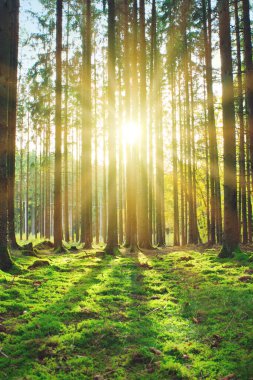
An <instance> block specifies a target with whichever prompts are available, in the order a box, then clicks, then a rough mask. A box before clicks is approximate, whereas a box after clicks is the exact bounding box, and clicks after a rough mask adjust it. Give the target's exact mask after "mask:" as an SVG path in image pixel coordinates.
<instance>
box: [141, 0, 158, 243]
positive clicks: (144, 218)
mask: <svg viewBox="0 0 253 380" xmlns="http://www.w3.org/2000/svg"><path fill="white" fill-rule="evenodd" d="M152 9H153V11H152V13H153V14H154V13H155V12H156V10H155V0H153V2H152ZM145 34H146V30H145V1H144V0H140V65H139V68H140V125H141V151H140V181H139V184H140V191H139V194H140V200H139V208H138V214H139V218H138V235H139V236H138V240H139V245H140V247H142V248H147V249H150V248H151V247H152V245H151V241H152V236H151V235H150V226H149V220H148V191H147V189H148V173H147V167H148V166H147V162H148V161H147V150H148V146H147V90H146V87H147V78H146V70H147V69H146V35H145Z"/></svg>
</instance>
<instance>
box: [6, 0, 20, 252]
mask: <svg viewBox="0 0 253 380" xmlns="http://www.w3.org/2000/svg"><path fill="white" fill-rule="evenodd" d="M12 7H13V8H12V18H11V21H12V25H11V52H10V84H9V108H8V238H9V244H10V247H11V248H13V249H17V248H18V247H19V246H18V244H17V241H16V236H15V218H14V217H15V212H14V211H15V149H16V122H17V67H18V39H19V0H13V2H12Z"/></svg>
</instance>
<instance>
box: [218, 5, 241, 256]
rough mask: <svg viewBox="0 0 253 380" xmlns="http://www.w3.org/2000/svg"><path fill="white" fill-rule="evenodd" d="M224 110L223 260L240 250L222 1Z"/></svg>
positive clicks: (230, 75) (228, 51)
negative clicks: (238, 248) (237, 249)
mask: <svg viewBox="0 0 253 380" xmlns="http://www.w3.org/2000/svg"><path fill="white" fill-rule="evenodd" d="M218 13H219V34H220V55H221V81H222V111H223V138H224V237H223V246H222V250H221V252H220V257H231V256H232V255H233V252H234V250H235V249H236V248H237V247H238V243H239V242H238V220H237V193H236V190H237V189H236V146H235V109H234V88H233V71H232V55H231V34H230V15H229V3H228V2H227V1H224V0H219V3H218Z"/></svg>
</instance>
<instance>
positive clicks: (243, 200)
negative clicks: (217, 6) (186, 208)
mask: <svg viewBox="0 0 253 380" xmlns="http://www.w3.org/2000/svg"><path fill="white" fill-rule="evenodd" d="M234 8H235V26H236V52H237V69H238V72H237V80H238V116H239V124H240V136H239V140H240V150H239V176H240V177H239V186H240V198H239V202H240V203H241V208H240V207H239V210H240V209H241V218H239V222H240V225H241V220H242V242H243V243H247V240H248V236H247V235H248V231H247V230H248V226H247V197H246V180H245V144H244V138H245V128H244V115H243V84H242V62H241V40H240V23H239V14H238V0H235V2H234Z"/></svg>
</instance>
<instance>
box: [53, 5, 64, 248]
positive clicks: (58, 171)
mask: <svg viewBox="0 0 253 380" xmlns="http://www.w3.org/2000/svg"><path fill="white" fill-rule="evenodd" d="M61 106H62V0H57V3H56V102H55V174H54V175H55V185H54V247H55V249H57V250H61V249H62V178H61V176H62V153H61V140H62V138H61V137H62V124H61V115H62V112H61Z"/></svg>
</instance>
